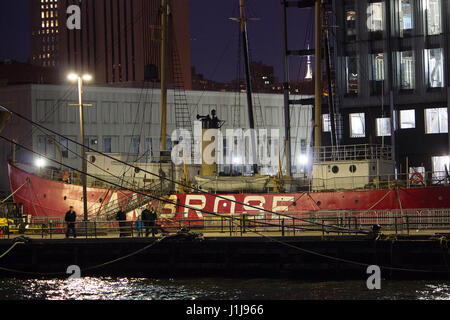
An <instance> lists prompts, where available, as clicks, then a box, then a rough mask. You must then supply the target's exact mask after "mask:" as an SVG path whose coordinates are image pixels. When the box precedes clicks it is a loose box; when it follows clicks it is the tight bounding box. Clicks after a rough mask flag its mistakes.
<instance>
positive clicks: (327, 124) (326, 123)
mask: <svg viewBox="0 0 450 320" xmlns="http://www.w3.org/2000/svg"><path fill="white" fill-rule="evenodd" d="M322 128H323V132H331V121H330V115H329V114H327V113H325V114H323V115H322Z"/></svg>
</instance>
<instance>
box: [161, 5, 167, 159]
mask: <svg viewBox="0 0 450 320" xmlns="http://www.w3.org/2000/svg"><path fill="white" fill-rule="evenodd" d="M161 1H162V4H161V138H160V154H161V160H162V158H163V154H165V151H167V150H166V149H167V143H166V136H167V127H166V125H167V75H166V72H167V62H166V60H167V24H168V0H161Z"/></svg>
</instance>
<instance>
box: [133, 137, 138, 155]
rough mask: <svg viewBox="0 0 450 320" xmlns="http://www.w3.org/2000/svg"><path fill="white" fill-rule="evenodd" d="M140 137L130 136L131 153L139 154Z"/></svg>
mask: <svg viewBox="0 0 450 320" xmlns="http://www.w3.org/2000/svg"><path fill="white" fill-rule="evenodd" d="M139 144H140V139H139V138H138V137H133V138H131V153H132V154H139Z"/></svg>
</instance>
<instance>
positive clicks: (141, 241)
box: [0, 233, 450, 280]
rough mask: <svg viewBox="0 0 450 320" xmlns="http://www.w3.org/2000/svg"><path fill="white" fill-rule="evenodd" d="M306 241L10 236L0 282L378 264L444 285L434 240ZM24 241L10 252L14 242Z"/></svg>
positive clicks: (334, 275)
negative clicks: (73, 271) (76, 274)
mask: <svg viewBox="0 0 450 320" xmlns="http://www.w3.org/2000/svg"><path fill="white" fill-rule="evenodd" d="M382 238H383V239H378V240H376V239H373V238H370V237H367V236H327V237H325V238H324V237H322V236H319V235H305V236H296V237H287V236H284V237H280V236H274V235H272V236H270V237H255V236H251V237H246V236H243V237H241V236H238V237H235V236H232V237H230V236H228V237H224V236H222V237H215V236H209V237H196V236H195V235H194V234H192V233H183V234H176V235H169V236H168V237H159V238H158V237H156V238H151V237H150V238H97V239H92V238H88V239H86V238H77V239H42V238H29V237H28V238H26V239H23V238H16V239H3V240H0V255H4V256H3V257H2V258H0V274H1V276H3V277H62V278H65V277H68V276H69V275H68V274H67V268H68V267H69V266H71V265H76V266H78V267H79V268H80V271H81V276H126V277H250V278H253V277H269V278H279V277H281V278H300V279H342V280H343V279H367V277H368V275H367V272H366V271H367V267H368V266H369V265H378V266H379V267H380V268H381V272H382V277H383V278H390V279H430V278H432V279H450V264H449V262H450V251H449V249H448V245H447V240H446V238H445V237H441V236H439V235H438V236H436V235H435V236H430V235H415V236H409V237H407V236H399V235H398V236H397V237H394V236H384V237H382ZM20 240H27V241H26V243H20V244H17V245H15V246H14V248H12V249H11V251H10V252H8V253H7V254H6V255H5V254H4V253H5V252H7V250H8V249H10V248H11V246H12V245H13V244H14V242H20Z"/></svg>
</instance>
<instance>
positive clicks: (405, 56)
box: [399, 51, 415, 89]
mask: <svg viewBox="0 0 450 320" xmlns="http://www.w3.org/2000/svg"><path fill="white" fill-rule="evenodd" d="M399 59H400V61H399V62H400V88H401V89H414V87H415V69H414V52H413V51H403V52H399Z"/></svg>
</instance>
